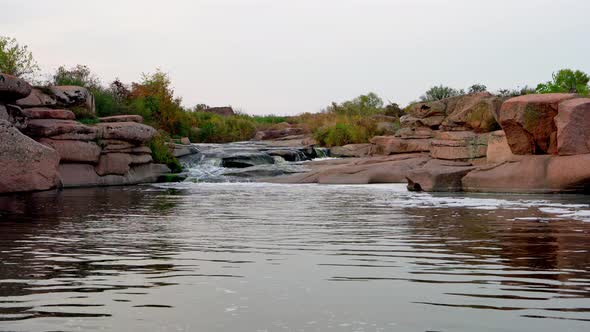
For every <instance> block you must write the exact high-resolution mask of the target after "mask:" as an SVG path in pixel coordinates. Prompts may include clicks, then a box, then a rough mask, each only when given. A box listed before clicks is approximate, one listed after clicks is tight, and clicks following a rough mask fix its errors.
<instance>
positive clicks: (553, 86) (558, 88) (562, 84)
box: [537, 69, 590, 95]
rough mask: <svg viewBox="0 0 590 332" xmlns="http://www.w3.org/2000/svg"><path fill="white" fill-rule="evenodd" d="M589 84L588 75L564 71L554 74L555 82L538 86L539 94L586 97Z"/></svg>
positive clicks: (577, 71) (568, 70) (569, 70)
mask: <svg viewBox="0 0 590 332" xmlns="http://www.w3.org/2000/svg"><path fill="white" fill-rule="evenodd" d="M588 82H590V77H589V76H588V74H586V73H584V72H582V71H579V70H576V71H573V70H571V69H562V70H560V71H558V72H557V73H553V80H551V81H549V82H547V83H541V84H539V85H537V92H538V93H554V92H566V93H579V94H583V95H586V94H588V91H589V90H590V89H589V87H588Z"/></svg>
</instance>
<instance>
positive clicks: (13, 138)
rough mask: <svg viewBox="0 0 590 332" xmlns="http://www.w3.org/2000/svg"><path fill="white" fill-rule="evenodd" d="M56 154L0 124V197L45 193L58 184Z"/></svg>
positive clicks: (0, 121)
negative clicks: (3, 195) (5, 194)
mask: <svg viewBox="0 0 590 332" xmlns="http://www.w3.org/2000/svg"><path fill="white" fill-rule="evenodd" d="M58 165H59V154H58V153H57V152H56V151H55V150H53V149H51V148H48V147H46V146H44V145H42V144H39V143H37V142H35V141H34V140H32V139H31V138H29V137H27V136H25V135H23V134H22V133H21V132H20V131H18V130H17V129H16V128H15V127H14V126H12V124H10V123H9V122H7V121H4V120H0V193H11V192H25V191H37V190H47V189H51V188H55V187H56V186H57V185H58V184H59V176H58V170H57V167H58Z"/></svg>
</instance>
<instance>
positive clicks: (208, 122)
mask: <svg viewBox="0 0 590 332" xmlns="http://www.w3.org/2000/svg"><path fill="white" fill-rule="evenodd" d="M191 117H192V119H193V121H194V123H195V124H196V125H195V127H196V130H194V129H193V130H189V136H188V137H189V138H190V140H191V142H199V143H227V142H235V141H246V140H250V139H252V138H253V137H254V134H255V133H256V125H255V121H254V120H253V119H252V117H249V116H245V115H233V116H222V115H218V114H215V113H210V112H194V113H191Z"/></svg>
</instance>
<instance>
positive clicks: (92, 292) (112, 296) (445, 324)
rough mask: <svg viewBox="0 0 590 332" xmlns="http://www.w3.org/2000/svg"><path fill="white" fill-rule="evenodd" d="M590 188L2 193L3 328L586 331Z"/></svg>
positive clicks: (252, 186) (232, 187) (264, 187)
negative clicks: (535, 191) (570, 191)
mask: <svg viewBox="0 0 590 332" xmlns="http://www.w3.org/2000/svg"><path fill="white" fill-rule="evenodd" d="M588 203H590V201H589V199H588V198H587V197H586V196H574V195H569V196H559V195H555V196H553V195H548V196H539V195H526V196H525V195H483V194H482V195H459V194H445V195H441V194H437V195H430V194H416V193H408V192H407V191H406V190H405V189H404V186H403V185H368V186H319V185H272V184H261V183H215V184H207V183H201V184H196V183H180V184H170V185H154V186H140V187H129V188H109V189H80V190H66V191H63V192H61V193H60V194H50V193H40V194H33V195H23V196H17V197H1V198H0V218H1V222H0V331H78V330H83V331H89V330H113V331H121V330H127V331H171V330H173V331H278V330H279V331H280V330H285V331H556V330H558V331H559V330H562V331H587V330H589V329H590V253H589V252H588V250H589V249H590V223H589V222H585V220H587V219H588V218H589V211H590V206H589V205H588Z"/></svg>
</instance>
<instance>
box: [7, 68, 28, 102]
mask: <svg viewBox="0 0 590 332" xmlns="http://www.w3.org/2000/svg"><path fill="white" fill-rule="evenodd" d="M32 89H33V88H32V87H31V85H30V84H29V83H27V82H25V81H24V80H22V79H20V78H18V77H14V76H12V75H8V74H2V73H0V102H2V103H10V102H13V101H16V100H18V99H21V98H25V97H26V96H28V95H29V94H30V93H31V90H32Z"/></svg>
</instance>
